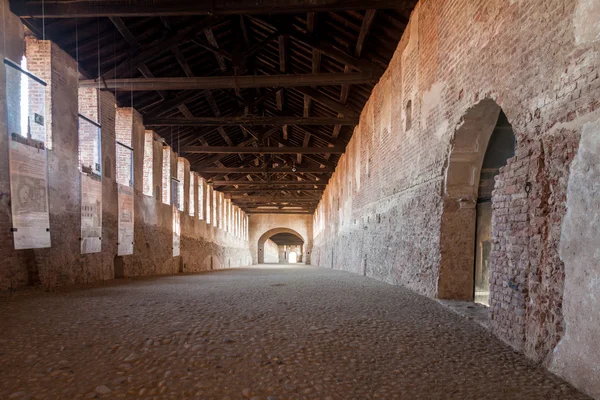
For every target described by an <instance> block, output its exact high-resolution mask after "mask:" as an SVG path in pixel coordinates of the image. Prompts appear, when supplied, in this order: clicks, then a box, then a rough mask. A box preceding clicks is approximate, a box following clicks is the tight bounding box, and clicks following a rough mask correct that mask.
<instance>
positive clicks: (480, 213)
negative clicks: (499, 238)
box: [474, 112, 515, 306]
mask: <svg viewBox="0 0 600 400" xmlns="http://www.w3.org/2000/svg"><path fill="white" fill-rule="evenodd" d="M514 155H515V135H514V132H513V129H512V126H511V125H510V123H509V122H508V119H507V118H506V115H505V114H504V112H500V116H499V117H498V122H497V123H496V127H495V128H494V132H493V133H492V136H491V137H490V141H489V144H488V147H487V150H486V152H485V157H484V159H483V166H482V169H481V176H480V178H479V192H478V196H477V225H476V226H477V227H476V231H475V232H476V233H475V234H476V239H475V280H474V298H475V302H476V303H481V304H485V305H488V306H489V302H490V253H491V251H492V191H493V190H494V185H495V182H496V181H495V178H496V176H497V175H498V174H499V173H500V168H502V167H504V166H505V165H506V163H507V161H508V159H509V158H511V157H513V156H514Z"/></svg>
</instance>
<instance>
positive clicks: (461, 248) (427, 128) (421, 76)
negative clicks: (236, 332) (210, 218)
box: [311, 0, 600, 397]
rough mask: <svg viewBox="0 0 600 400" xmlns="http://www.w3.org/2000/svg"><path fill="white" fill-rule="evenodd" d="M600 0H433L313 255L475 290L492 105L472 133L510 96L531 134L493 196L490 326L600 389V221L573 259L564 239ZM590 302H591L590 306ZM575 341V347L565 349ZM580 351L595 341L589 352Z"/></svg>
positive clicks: (416, 25) (411, 30) (370, 114)
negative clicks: (599, 346)
mask: <svg viewBox="0 0 600 400" xmlns="http://www.w3.org/2000/svg"><path fill="white" fill-rule="evenodd" d="M596 4H597V2H594V1H589V0H575V1H569V2H564V1H562V0H534V1H524V0H511V1H503V0H491V1H483V0H481V1H479V0H478V1H453V2H443V1H435V0H423V1H421V2H420V3H419V4H418V5H417V7H416V8H415V10H414V12H413V14H412V16H411V18H410V21H409V24H408V26H407V29H406V31H405V33H404V35H403V37H402V39H401V42H400V44H399V46H398V48H397V51H396V53H395V55H394V57H393V59H392V61H391V63H390V66H389V68H388V69H387V71H386V73H385V74H384V76H383V77H382V78H381V80H380V81H379V83H378V84H377V86H376V87H375V89H374V91H373V93H372V95H371V98H370V99H369V101H368V103H367V105H366V107H365V108H364V110H363V111H362V114H361V118H360V122H359V125H358V126H357V127H356V128H355V131H354V135H353V137H352V139H351V141H350V143H349V144H348V146H347V149H346V153H345V154H344V155H343V156H342V157H341V159H340V161H339V163H338V166H337V168H336V171H335V173H334V175H333V177H332V178H331V179H330V181H329V184H328V186H327V189H326V190H325V193H324V195H323V198H322V200H321V202H320V204H319V207H318V208H317V211H316V213H315V215H314V220H313V226H314V230H313V232H314V234H313V236H314V246H313V251H312V254H311V260H312V263H313V264H314V265H319V266H322V267H327V268H335V269H343V270H347V271H351V272H354V273H359V274H363V275H366V276H370V277H373V278H375V279H379V280H382V281H385V282H389V283H391V284H397V285H404V286H407V287H409V288H411V289H413V290H415V291H417V292H419V293H421V294H424V295H427V296H430V297H443V298H461V297H462V296H464V295H465V293H466V289H468V288H469V287H470V285H471V284H472V276H471V277H469V276H465V275H464V272H465V271H472V264H469V263H468V261H469V260H472V259H473V249H474V247H472V246H471V244H472V243H473V241H474V233H475V225H474V218H473V216H474V214H475V213H474V203H473V196H472V193H473V190H474V186H473V184H474V183H476V182H477V178H478V176H477V174H478V170H477V168H474V165H475V164H476V163H475V159H476V157H475V155H476V154H477V153H478V151H479V150H478V149H477V148H476V147H475V146H478V145H481V146H482V147H483V148H485V146H484V144H483V143H482V142H481V140H478V139H477V138H478V137H480V138H481V136H477V134H478V133H480V132H484V131H485V130H486V126H487V125H488V123H487V122H488V121H487V120H488V119H489V116H490V115H491V114H489V113H483V114H482V116H481V121H480V124H479V128H477V126H478V125H477V124H475V125H473V126H474V128H473V127H469V128H468V129H471V130H472V132H471V134H470V135H462V133H461V134H459V133H460V132H461V131H460V128H461V127H463V126H465V124H466V123H467V122H468V121H467V120H468V119H469V118H465V117H466V116H469V115H470V114H469V112H470V111H472V110H475V112H479V111H481V110H482V108H481V105H482V104H484V105H485V104H490V105H491V106H492V108H494V106H497V107H498V109H500V108H501V109H502V110H503V111H504V112H505V114H506V115H507V117H508V120H509V122H510V123H511V124H512V127H513V130H514V132H515V135H516V139H517V146H516V155H515V157H513V158H512V159H509V160H508V164H507V166H505V167H504V168H502V169H501V172H500V175H499V176H497V177H496V185H495V191H494V193H493V198H492V201H493V220H492V224H493V229H492V254H491V276H490V284H491V306H490V310H489V312H490V325H491V327H492V330H493V332H494V333H495V334H496V335H498V336H499V337H501V338H502V339H504V340H505V341H506V342H508V343H510V344H511V345H512V346H513V347H515V348H516V349H517V350H519V351H523V352H524V353H525V354H526V355H527V356H529V357H530V358H532V359H533V360H535V361H538V362H542V363H543V364H544V365H546V366H553V367H552V368H553V369H554V370H555V371H558V372H559V374H561V375H563V376H565V377H567V378H569V379H571V381H572V382H574V383H575V384H576V385H577V386H578V387H580V388H582V389H584V390H586V391H588V393H592V394H594V395H595V396H597V397H598V395H597V389H596V387H597V376H598V373H597V370H595V368H594V367H592V366H593V365H596V366H597V365H600V355H599V354H600V353H599V352H597V351H589V348H588V346H589V345H590V344H591V343H592V342H593V341H592V339H591V338H592V337H593V338H595V340H596V343H597V341H598V332H597V329H596V328H597V318H593V316H594V315H596V314H594V312H595V313H597V305H596V303H597V302H596V300H595V298H596V297H597V296H596V295H595V293H596V292H595V290H596V288H595V286H594V284H593V283H592V282H595V280H594V279H593V277H594V275H595V274H597V273H598V270H599V268H598V266H597V265H596V264H597V263H594V262H593V260H594V258H593V257H594V254H595V250H592V247H594V246H596V247H597V244H595V243H593V241H594V239H593V238H595V237H598V236H599V235H600V232H599V230H600V226H599V225H598V224H592V221H591V220H589V221H586V224H584V225H583V228H582V232H587V234H586V238H585V239H584V240H583V243H582V244H581V245H582V246H584V247H582V251H583V254H581V255H578V256H573V255H570V256H568V257H567V256H566V253H564V252H563V253H562V254H563V258H561V256H559V251H558V249H559V247H560V248H561V249H563V246H565V244H563V243H562V241H564V240H565V228H563V219H564V217H565V214H566V213H567V209H568V207H570V204H571V203H567V193H568V191H567V183H568V182H569V179H570V175H571V173H572V171H571V162H572V160H573V159H574V157H575V155H576V154H578V149H580V141H581V140H582V134H581V132H582V129H583V127H584V125H585V124H587V123H589V122H592V121H595V120H597V119H598V118H599V117H600V111H599V109H600V102H599V101H598V98H600V79H599V71H600V28H598V27H599V26H600V24H598V21H600V10H599V9H598V7H597V6H596ZM409 101H410V104H411V106H410V107H408V103H409ZM484 102H487V103H484ZM483 108H485V107H483ZM409 109H410V111H411V115H407V111H408V110H409ZM496 115H497V114H496ZM475 119H476V118H475ZM475 119H473V121H475ZM409 120H410V123H408V122H409ZM494 122H495V121H494ZM588 129H591V128H588ZM595 134H596V136H597V130H596V131H595ZM588 135H590V136H593V134H592V133H588ZM464 138H467V139H468V140H467V141H463V139H464ZM584 145H585V146H592V145H593V143H592V142H590V140H589V139H587V141H585V142H582V144H581V146H584ZM468 147H472V150H471V151H468V152H467V153H470V155H469V154H467V156H468V157H472V158H470V159H469V160H467V161H468V162H465V163H463V164H461V163H456V162H455V161H457V158H456V157H457V155H458V153H457V152H456V150H457V149H460V148H463V149H464V148H468ZM585 154H587V153H585ZM582 157H583V158H585V159H586V160H588V159H589V156H585V157H584V156H582ZM459 158H460V157H459ZM463 160H464V159H463ZM459 161H460V160H459ZM586 162H587V163H589V161H586ZM582 163H583V161H582ZM455 167H459V168H458V169H454V170H453V168H455ZM590 168H591V166H590ZM452 176H454V177H456V176H462V177H463V178H464V179H463V183H466V184H465V185H464V186H463V188H462V189H465V188H466V189H467V190H466V191H464V192H461V193H458V194H456V195H455V193H452V187H451V185H449V183H452V181H451V180H449V177H452ZM593 179H595V178H592V177H591V176H588V175H585V174H584V175H581V176H580V177H579V178H577V179H575V178H573V177H571V181H572V182H575V183H573V185H574V186H573V187H574V189H573V190H574V193H578V191H583V193H586V194H588V196H587V197H589V195H591V194H592V193H595V192H593V190H594V189H593V188H594V187H595V186H594V185H592V184H591V183H592V182H593ZM578 180H579V182H580V183H576V182H578ZM459 189H460V188H459ZM475 193H476V192H475ZM596 197H597V196H596ZM570 201H571V200H570ZM592 205H593V204H592V203H589V204H587V205H585V206H583V205H580V208H581V207H587V208H589V207H592ZM573 218H574V219H573V221H575V220H576V218H577V217H576V216H575V215H573ZM586 227H587V228H586ZM586 229H587V230H586ZM567 232H568V230H567ZM575 232H576V231H575ZM561 237H562V239H561ZM566 237H567V238H569V237H570V238H572V237H574V236H573V234H571V235H569V234H567V235H566ZM567 243H570V242H567ZM563 259H564V260H565V262H566V263H567V268H565V263H564V262H563ZM465 260H466V261H465ZM465 262H467V264H465ZM580 274H583V275H580ZM471 275H472V272H471ZM588 277H589V278H590V281H587V280H586V279H584V278H588ZM565 282H566V286H565ZM590 285H591V286H590ZM584 293H587V294H586V298H585V300H581V301H580V303H579V305H578V306H575V304H576V302H577V301H576V300H575V299H577V298H578V296H579V295H584ZM563 299H564V303H563ZM581 302H583V303H584V304H587V305H586V307H585V308H583V309H585V310H586V311H585V312H584V313H582V315H580V316H579V317H576V316H575V312H574V310H579V309H580V307H581V306H582V305H581ZM563 304H564V310H565V313H563ZM594 307H596V308H595V310H596V311H591V310H592V309H593V308H594ZM593 321H596V322H593ZM593 324H594V326H592V325H593ZM563 338H565V339H564V345H563V344H562V342H561V339H563ZM559 342H561V346H564V347H563V348H562V350H561V348H560V347H559V348H558V350H557V351H556V352H555V349H556V346H557V344H558V343H559ZM578 352H581V354H583V352H586V357H585V358H582V359H581V361H578V360H577V359H576V357H575V355H576V354H578ZM566 354H568V355H569V356H567V355H566ZM559 356H560V360H559V361H556V363H554V359H555V357H559Z"/></svg>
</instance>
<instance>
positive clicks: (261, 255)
mask: <svg viewBox="0 0 600 400" xmlns="http://www.w3.org/2000/svg"><path fill="white" fill-rule="evenodd" d="M280 233H290V234H292V235H294V236H297V237H298V238H300V239H301V240H302V242H303V243H306V239H305V238H304V237H302V235H301V234H299V233H298V232H296V231H295V230H293V229H290V228H274V229H270V230H268V231H266V232H265V233H263V234H262V235H261V237H260V238H259V239H258V263H259V264H263V263H264V262H265V242H266V241H267V240H268V239H269V238H270V237H272V236H275V235H277V234H280Z"/></svg>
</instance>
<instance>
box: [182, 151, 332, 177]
mask: <svg viewBox="0 0 600 400" xmlns="http://www.w3.org/2000/svg"><path fill="white" fill-rule="evenodd" d="M249 150H252V149H251V148H249ZM236 153H237V151H236ZM193 170H194V171H195V172H197V173H199V174H264V173H269V174H294V173H296V174H306V173H308V174H328V173H332V172H334V171H335V170H334V168H331V167H327V168H303V167H296V170H295V171H293V168H292V167H281V168H254V167H249V168H248V167H247V168H210V167H209V168H197V169H193Z"/></svg>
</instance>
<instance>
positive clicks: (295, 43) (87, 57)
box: [11, 0, 416, 214]
mask: <svg viewBox="0 0 600 400" xmlns="http://www.w3.org/2000/svg"><path fill="white" fill-rule="evenodd" d="M415 4H416V0H394V1H389V0H370V1H365V0H251V1H250V0H227V1H218V2H208V3H207V2H201V1H196V0H181V1H178V2H176V4H173V3H172V2H169V1H167V0H156V1H152V2H148V1H143V0H110V1H109V0H103V1H99V0H98V1H96V0H69V1H66V0H57V1H45V2H43V1H41V0H20V1H18V0H11V10H12V11H13V12H14V13H16V14H17V15H19V16H21V17H22V20H23V22H24V23H25V25H26V26H27V27H28V28H29V29H30V30H31V31H32V33H33V34H37V35H39V34H40V33H41V32H45V35H46V37H47V38H48V39H50V40H53V41H54V42H55V43H57V44H58V45H59V46H60V47H61V48H62V49H64V50H65V51H66V52H68V53H69V54H70V55H71V56H73V58H76V59H78V60H79V66H80V72H81V75H82V79H81V81H80V85H81V86H88V87H89V86H93V87H98V88H99V89H100V90H108V91H111V92H113V93H115V96H116V98H117V103H118V105H119V106H121V107H129V106H133V107H135V108H136V109H137V110H138V111H139V112H140V113H141V114H142V116H143V118H144V123H145V125H146V126H147V128H148V129H152V130H154V131H155V132H156V133H157V134H159V135H160V136H162V137H163V138H164V139H165V142H166V144H167V145H170V146H172V148H173V149H174V150H176V151H179V152H180V153H181V155H183V156H185V157H186V158H188V160H189V161H190V165H191V169H192V171H196V172H198V173H199V174H200V175H201V176H203V177H204V178H206V179H207V180H209V181H210V182H212V184H213V185H214V187H215V189H216V190H219V191H223V192H226V193H228V194H229V195H230V196H231V198H232V201H233V203H234V204H237V205H239V206H240V207H242V208H243V209H244V210H246V212H248V213H285V214H289V213H313V212H314V210H315V207H316V206H317V204H318V201H319V200H320V198H321V195H322V192H323V190H324V189H325V186H326V184H327V181H328V179H329V178H330V176H331V174H332V173H333V172H334V170H335V167H336V165H337V162H338V160H339V157H340V154H341V153H343V152H344V149H345V147H346V145H347V144H348V142H349V140H350V138H351V136H352V132H353V129H354V126H355V125H356V124H357V123H358V118H359V115H360V112H361V111H362V109H363V107H364V105H365V103H366V102H367V100H368V98H369V96H370V94H371V91H372V90H373V87H374V85H375V84H376V83H377V81H378V80H379V78H380V77H381V75H382V74H383V72H384V71H385V69H386V68H387V65H388V63H389V62H390V60H391V58H392V56H393V54H394V51H395V50H396V47H397V45H398V42H399V40H400V37H401V35H402V34H403V32H404V29H405V28H406V25H407V23H408V18H409V17H410V13H411V12H412V9H413V8H414V6H415ZM42 5H43V10H42ZM42 11H43V12H42ZM42 13H43V14H44V18H42ZM265 207H266V208H265Z"/></svg>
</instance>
